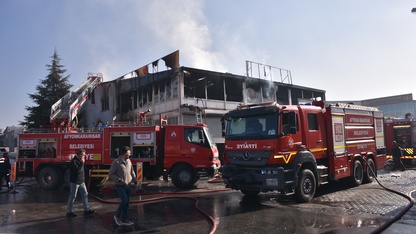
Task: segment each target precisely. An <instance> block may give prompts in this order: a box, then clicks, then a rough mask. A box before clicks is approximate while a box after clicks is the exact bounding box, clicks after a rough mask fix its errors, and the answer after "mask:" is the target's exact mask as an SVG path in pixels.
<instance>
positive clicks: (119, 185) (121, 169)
mask: <svg viewBox="0 0 416 234" xmlns="http://www.w3.org/2000/svg"><path fill="white" fill-rule="evenodd" d="M130 155H131V150H130V148H129V147H128V146H124V147H123V148H121V149H120V156H119V157H118V158H117V159H116V160H114V161H113V163H112V164H111V167H110V171H109V172H108V176H109V177H110V178H111V179H112V180H113V181H114V185H115V189H116V191H117V193H118V195H119V196H120V200H121V203H120V206H119V207H118V209H117V212H116V215H114V221H115V222H116V224H117V225H119V226H123V225H125V226H128V225H133V223H132V222H131V221H129V219H128V210H129V203H130V192H131V187H130V186H131V185H132V184H133V183H134V184H137V177H136V173H135V172H134V169H133V166H132V164H131V161H130V159H129V157H130Z"/></svg>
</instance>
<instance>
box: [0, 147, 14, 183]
mask: <svg viewBox="0 0 416 234" xmlns="http://www.w3.org/2000/svg"><path fill="white" fill-rule="evenodd" d="M11 168H12V166H11V164H10V160H9V154H8V153H7V152H6V153H4V154H3V157H2V158H1V159H0V189H1V186H2V185H3V178H4V180H5V181H6V185H7V189H10V187H11V185H10V170H11Z"/></svg>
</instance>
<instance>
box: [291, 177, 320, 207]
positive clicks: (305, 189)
mask: <svg viewBox="0 0 416 234" xmlns="http://www.w3.org/2000/svg"><path fill="white" fill-rule="evenodd" d="M315 191H316V180H315V175H314V174H313V172H312V171H311V170H309V169H303V170H302V171H301V172H300V173H299V178H298V184H297V186H296V189H295V200H296V201H297V202H309V201H310V200H312V198H313V197H314V196H315Z"/></svg>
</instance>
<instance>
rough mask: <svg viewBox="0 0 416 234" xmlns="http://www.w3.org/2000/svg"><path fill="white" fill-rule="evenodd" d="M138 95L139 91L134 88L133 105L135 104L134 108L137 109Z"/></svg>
mask: <svg viewBox="0 0 416 234" xmlns="http://www.w3.org/2000/svg"><path fill="white" fill-rule="evenodd" d="M137 96H138V91H137V90H133V105H134V106H133V109H137V102H138V99H137Z"/></svg>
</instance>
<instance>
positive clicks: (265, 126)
mask: <svg viewBox="0 0 416 234" xmlns="http://www.w3.org/2000/svg"><path fill="white" fill-rule="evenodd" d="M277 126H278V116H277V113H271V114H265V115H250V116H241V117H237V116H233V117H229V118H228V119H227V129H226V135H225V138H226V139H229V140H232V139H272V138H276V137H277V133H278V129H277Z"/></svg>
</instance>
